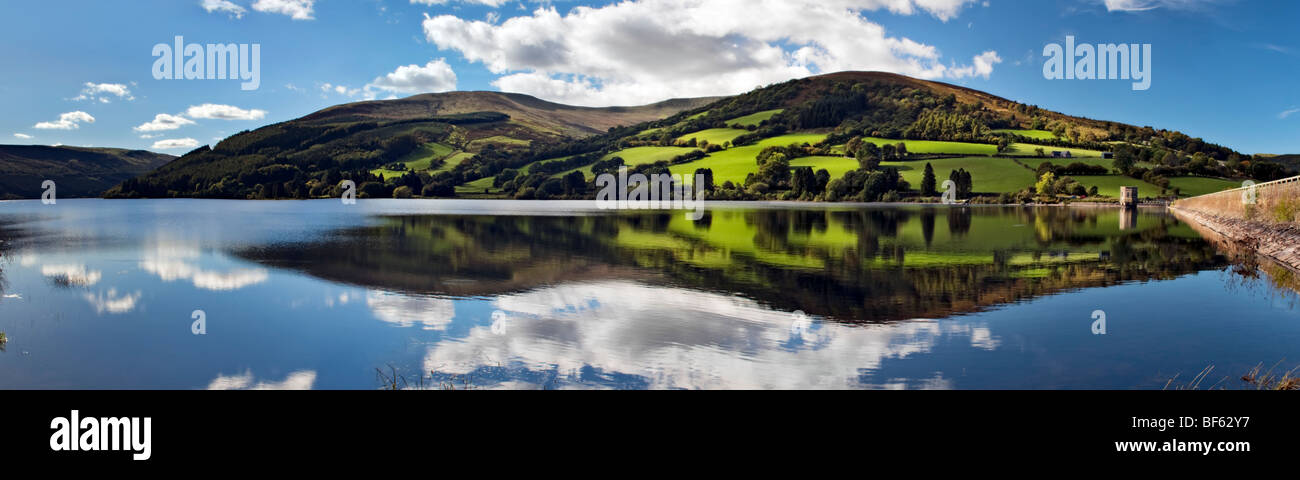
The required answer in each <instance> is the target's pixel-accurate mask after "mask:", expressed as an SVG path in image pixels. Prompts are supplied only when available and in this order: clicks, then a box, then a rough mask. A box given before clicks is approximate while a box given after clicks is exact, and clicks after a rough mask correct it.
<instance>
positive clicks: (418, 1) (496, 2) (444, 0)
mask: <svg viewBox="0 0 1300 480" xmlns="http://www.w3.org/2000/svg"><path fill="white" fill-rule="evenodd" d="M450 1H451V0H411V4H412V5H429V6H433V5H446V4H448V3H450ZM460 2H461V3H472V4H478V5H487V6H489V7H500V6H502V5H505V4H506V3H509V2H510V0H460Z"/></svg>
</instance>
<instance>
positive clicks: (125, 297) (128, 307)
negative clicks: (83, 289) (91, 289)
mask: <svg viewBox="0 0 1300 480" xmlns="http://www.w3.org/2000/svg"><path fill="white" fill-rule="evenodd" d="M141 296H142V295H141V293H140V292H138V291H137V292H135V293H123V294H121V295H118V293H117V290H116V289H112V288H110V289H108V292H107V293H105V292H100V293H98V294H91V293H87V294H85V295H84V297H85V299H86V301H87V302H90V306H92V307H94V308H95V313H96V314H100V315H103V314H104V313H110V314H114V315H118V314H123V313H131V312H132V311H134V310H135V304H136V302H138V301H140V297H141Z"/></svg>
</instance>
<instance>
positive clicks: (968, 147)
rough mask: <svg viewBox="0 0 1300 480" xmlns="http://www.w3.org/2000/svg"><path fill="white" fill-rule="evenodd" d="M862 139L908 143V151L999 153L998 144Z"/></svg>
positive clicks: (880, 142) (885, 142) (874, 141)
mask: <svg viewBox="0 0 1300 480" xmlns="http://www.w3.org/2000/svg"><path fill="white" fill-rule="evenodd" d="M862 140H864V141H868V142H871V143H874V144H876V145H878V146H879V145H885V144H890V145H897V144H899V143H904V144H906V145H907V152H908V153H943V154H951V155H994V154H997V153H998V147H997V145H984V144H982V143H964V142H941V141H935V140H890V139H888V138H875V137H864V138H863V139H862Z"/></svg>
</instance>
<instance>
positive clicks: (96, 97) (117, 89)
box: [72, 82, 135, 103]
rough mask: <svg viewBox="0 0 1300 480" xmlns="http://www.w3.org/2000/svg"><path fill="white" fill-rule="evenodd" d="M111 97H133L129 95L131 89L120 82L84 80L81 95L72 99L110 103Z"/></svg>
mask: <svg viewBox="0 0 1300 480" xmlns="http://www.w3.org/2000/svg"><path fill="white" fill-rule="evenodd" d="M112 97H116V98H119V99H122V100H126V101H131V100H135V97H134V96H132V95H131V89H130V88H128V87H127V86H126V85H123V84H120V83H93V82H86V83H85V86H84V88H82V89H81V95H78V96H76V97H74V98H73V99H72V100H74V101H78V102H83V101H92V102H99V103H110V102H112Z"/></svg>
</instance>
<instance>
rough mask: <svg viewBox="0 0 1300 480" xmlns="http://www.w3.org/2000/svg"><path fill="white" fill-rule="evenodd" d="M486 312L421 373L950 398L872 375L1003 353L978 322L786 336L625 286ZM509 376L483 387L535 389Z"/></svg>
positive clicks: (673, 291) (693, 298)
mask: <svg viewBox="0 0 1300 480" xmlns="http://www.w3.org/2000/svg"><path fill="white" fill-rule="evenodd" d="M412 307H416V306H415V305H413V306H412ZM493 307H494V308H495V309H497V310H499V312H500V313H499V314H498V313H493V315H492V318H491V322H489V321H488V320H489V319H487V318H482V317H479V318H476V319H473V320H474V321H473V322H472V323H473V325H472V326H471V327H470V329H469V331H468V332H467V333H461V334H458V335H457V336H456V337H455V338H452V339H444V340H443V341H441V342H438V343H437V344H434V345H430V346H429V347H428V349H427V351H426V355H425V359H424V364H423V366H424V370H425V371H436V372H438V373H441V374H450V375H466V374H471V373H473V372H474V371H476V370H477V369H479V368H481V367H482V366H484V365H493V364H500V363H501V362H508V363H509V364H511V365H515V366H518V367H520V368H522V369H524V370H527V371H530V372H551V373H548V375H547V376H548V378H551V377H549V376H550V375H551V374H552V373H553V374H554V375H555V376H554V377H553V378H554V380H553V381H554V384H553V385H555V386H556V387H558V388H568V387H570V386H579V385H580V386H581V387H582V388H592V387H600V386H602V384H601V382H600V381H599V380H595V381H592V380H593V378H592V377H593V376H590V375H588V374H586V373H584V372H590V371H596V372H603V373H604V374H606V375H610V376H613V375H616V374H617V375H627V376H635V377H637V378H639V379H643V380H644V382H645V383H644V385H643V386H644V387H646V388H650V389H674V388H683V389H794V390H802V389H845V388H953V387H954V385H953V384H952V381H951V380H948V376H946V375H945V372H943V371H942V370H934V371H929V372H920V373H919V374H918V376H917V378H916V379H915V380H903V379H897V378H893V377H888V376H883V375H881V373H880V370H881V367H882V366H883V365H884V364H885V362H889V361H894V362H897V361H900V360H906V359H908V358H909V357H913V356H923V355H927V354H930V353H932V352H934V351H935V349H936V348H937V347H939V346H940V345H946V346H948V347H956V348H969V349H971V350H980V351H994V350H998V349H999V348H1002V338H1001V337H1000V336H999V335H997V334H995V333H994V332H993V331H992V330H990V328H989V326H988V325H986V324H984V323H982V322H978V321H961V322H951V321H944V322H938V321H933V320H924V319H917V320H911V321H906V322H895V323H886V324H865V325H846V324H840V323H837V322H834V321H826V320H825V319H816V318H809V319H807V320H808V321H807V324H806V325H805V326H804V328H801V329H799V330H797V331H796V329H795V328H794V325H795V323H794V322H795V321H796V319H797V317H796V316H795V315H793V314H791V313H788V312H782V311H776V310H772V309H770V308H768V307H765V306H763V305H760V304H758V303H757V302H755V301H753V300H749V299H745V298H741V297H737V296H734V295H720V294H716V293H709V292H697V291H690V290H685V289H677V288H671V287H658V286H650V285H643V284H639V283H633V282H626V281H602V282H592V283H575V284H561V285H557V286H553V287H546V288H541V289H536V290H532V291H528V292H523V293H518V294H511V295H502V296H499V297H497V298H496V299H494V300H493ZM665 311H672V312H675V313H674V314H673V315H665V314H664V312H665ZM466 320H470V319H466ZM498 323H499V325H498ZM966 345H968V347H966ZM509 375H510V378H509V379H508V380H507V381H506V382H503V383H501V384H498V385H489V386H494V387H495V386H500V387H512V386H514V387H520V388H522V387H535V386H536V385H535V384H531V382H534V381H535V380H534V378H535V377H534V376H532V375H529V374H527V373H524V372H519V374H517V375H516V374H513V373H512V374H509ZM921 375H926V376H927V377H929V378H925V377H922V376H921Z"/></svg>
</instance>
